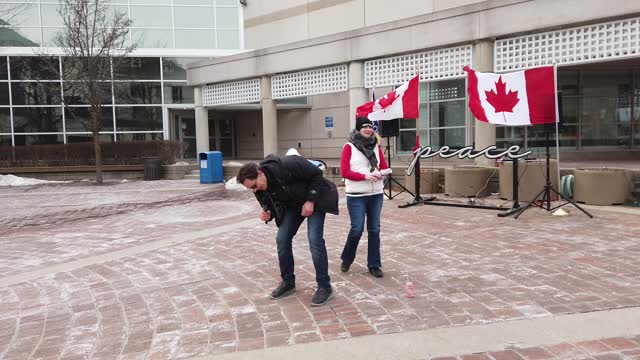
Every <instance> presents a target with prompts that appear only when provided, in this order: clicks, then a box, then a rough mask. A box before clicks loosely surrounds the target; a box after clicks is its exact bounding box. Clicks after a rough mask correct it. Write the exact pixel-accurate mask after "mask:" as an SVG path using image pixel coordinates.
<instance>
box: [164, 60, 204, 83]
mask: <svg viewBox="0 0 640 360" xmlns="http://www.w3.org/2000/svg"><path fill="white" fill-rule="evenodd" d="M205 59H206V58H162V76H163V78H164V80H187V64H188V63H192V62H196V61H200V60H205Z"/></svg>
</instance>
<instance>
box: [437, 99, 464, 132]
mask: <svg viewBox="0 0 640 360" xmlns="http://www.w3.org/2000/svg"><path fill="white" fill-rule="evenodd" d="M466 111H467V107H466V104H465V100H455V101H444V102H435V103H431V111H430V116H429V120H430V124H429V126H430V127H432V128H439V127H450V126H464V123H465V115H466Z"/></svg>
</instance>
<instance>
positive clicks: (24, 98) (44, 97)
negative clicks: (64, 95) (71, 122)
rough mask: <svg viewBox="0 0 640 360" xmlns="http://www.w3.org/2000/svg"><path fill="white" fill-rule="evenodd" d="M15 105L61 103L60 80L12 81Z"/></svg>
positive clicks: (12, 94)
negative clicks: (38, 81) (39, 81)
mask: <svg viewBox="0 0 640 360" xmlns="http://www.w3.org/2000/svg"><path fill="white" fill-rule="evenodd" d="M11 96H12V98H13V105H60V104H62V101H61V99H60V83H59V82H42V83H37V82H14V83H11Z"/></svg>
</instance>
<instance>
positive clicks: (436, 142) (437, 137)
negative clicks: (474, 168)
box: [429, 128, 465, 148]
mask: <svg viewBox="0 0 640 360" xmlns="http://www.w3.org/2000/svg"><path fill="white" fill-rule="evenodd" d="M464 131H465V129H464V128H457V129H435V130H434V129H432V130H430V131H429V140H430V142H429V145H430V146H431V147H433V148H440V147H442V146H444V145H447V146H449V147H452V148H461V147H464V146H465V138H464Z"/></svg>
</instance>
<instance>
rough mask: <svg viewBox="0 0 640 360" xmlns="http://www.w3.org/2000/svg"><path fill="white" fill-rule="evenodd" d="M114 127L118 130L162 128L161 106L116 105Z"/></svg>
mask: <svg viewBox="0 0 640 360" xmlns="http://www.w3.org/2000/svg"><path fill="white" fill-rule="evenodd" d="M116 129H117V130H118V131H145V130H146V131H149V130H162V107H160V106H135V107H126V106H118V107H116Z"/></svg>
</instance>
